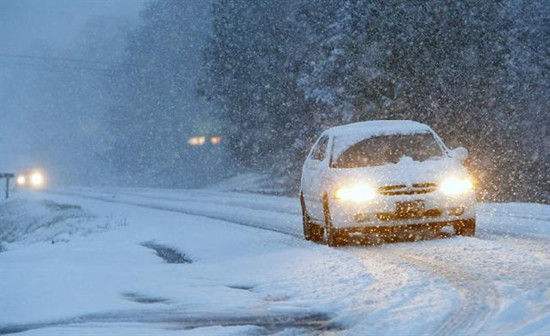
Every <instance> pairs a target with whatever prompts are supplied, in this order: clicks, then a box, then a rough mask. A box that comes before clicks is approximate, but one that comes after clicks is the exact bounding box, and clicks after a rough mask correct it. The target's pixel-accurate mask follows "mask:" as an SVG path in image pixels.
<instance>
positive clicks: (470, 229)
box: [454, 218, 476, 237]
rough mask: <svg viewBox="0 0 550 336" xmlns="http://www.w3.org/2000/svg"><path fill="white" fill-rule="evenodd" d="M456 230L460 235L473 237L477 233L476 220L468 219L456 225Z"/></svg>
mask: <svg viewBox="0 0 550 336" xmlns="http://www.w3.org/2000/svg"><path fill="white" fill-rule="evenodd" d="M454 228H455V232H456V234H457V235H459V236H466V237H473V236H475V234H476V220H475V219H473V218H472V219H466V220H462V221H460V222H458V223H457V224H455V225H454Z"/></svg>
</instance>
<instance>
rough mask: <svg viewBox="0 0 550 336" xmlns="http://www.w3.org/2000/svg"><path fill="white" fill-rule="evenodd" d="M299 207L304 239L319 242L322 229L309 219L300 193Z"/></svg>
mask: <svg viewBox="0 0 550 336" xmlns="http://www.w3.org/2000/svg"><path fill="white" fill-rule="evenodd" d="M300 205H301V206H302V223H303V227H304V238H305V239H306V240H311V241H314V242H320V241H322V240H323V228H322V227H321V225H317V224H315V223H314V222H313V220H312V219H311V216H310V215H309V214H308V212H307V208H306V202H305V199H304V194H303V193H300Z"/></svg>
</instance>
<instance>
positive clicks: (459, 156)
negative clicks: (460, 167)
mask: <svg viewBox="0 0 550 336" xmlns="http://www.w3.org/2000/svg"><path fill="white" fill-rule="evenodd" d="M451 156H452V157H453V158H455V159H456V160H458V161H460V162H464V161H466V158H467V157H468V150H467V149H466V148H464V147H457V148H455V149H453V150H451Z"/></svg>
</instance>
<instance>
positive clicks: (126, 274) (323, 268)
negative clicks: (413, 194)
mask: <svg viewBox="0 0 550 336" xmlns="http://www.w3.org/2000/svg"><path fill="white" fill-rule="evenodd" d="M25 202H31V204H32V202H34V204H39V205H40V204H46V205H49V206H50V208H51V205H52V204H54V205H56V206H57V208H58V209H61V210H66V209H75V208H78V209H82V211H83V212H84V213H86V215H82V216H80V218H79V219H78V220H77V222H78V223H80V224H74V223H72V224H71V223H70V224H71V225H70V227H71V228H73V229H72V230H71V231H70V232H66V230H65V231H64V230H63V228H62V227H58V226H59V225H55V224H52V222H55V221H53V220H50V222H49V223H50V224H49V227H48V228H46V229H45V228H43V227H40V228H38V229H36V230H35V229H32V230H29V229H28V226H27V229H25V230H24V231H25V232H24V233H25V234H22V235H21V237H19V238H17V239H12V240H13V242H11V243H9V244H7V251H4V252H3V253H0V265H2V268H4V265H7V267H6V269H8V270H9V271H8V272H3V273H2V274H1V275H0V283H2V284H6V286H3V288H2V289H1V290H0V310H2V311H3V312H6V313H5V314H2V316H1V317H0V334H2V333H9V332H15V331H20V332H23V333H24V334H28V335H38V334H60V333H65V334H74V333H75V332H76V333H78V334H85V333H86V332H87V333H89V334H94V335H95V334H109V335H111V334H117V333H120V334H155V332H156V333H158V334H167V333H168V332H171V331H174V332H175V333H176V334H181V332H182V330H184V331H185V332H186V333H189V334H198V335H203V334H216V335H217V334H239V335H240V334H250V335H257V334H260V335H262V334H277V333H281V334H285V335H286V334H293V333H295V334H351V335H354V334H396V333H398V334H441V335H445V334H479V333H481V334H534V335H535V334H544V333H546V334H548V333H550V290H549V288H550V258H549V251H550V249H549V247H550V246H549V245H550V209H549V208H550V207H548V206H544V205H537V204H482V205H481V206H480V207H479V217H478V222H479V233H478V235H477V236H476V237H475V238H464V237H451V238H447V239H432V240H425V241H420V242H413V243H398V244H389V245H384V246H376V247H361V246H351V247H345V248H340V249H332V248H328V247H326V246H320V245H315V244H311V243H309V242H305V241H303V240H302V239H301V220H300V215H299V208H298V204H297V201H296V200H295V199H291V198H285V197H274V196H265V195H257V194H244V193H228V192H219V191H213V190H210V191H209V190H201V191H182V190H179V191H178V190H151V189H102V190H99V189H83V188H79V189H65V190H59V191H50V192H48V193H41V194H28V195H21V196H20V200H19V203H25ZM71 206H72V207H73V208H71ZM20 208H21V207H20ZM22 208H23V209H25V207H22ZM57 208H56V209H57ZM16 209H17V203H16ZM50 210H51V209H50ZM61 210H60V211H61ZM19 211H21V210H19ZM13 212H17V211H13ZM31 212H32V211H31ZM88 214H89V215H88ZM1 216H2V213H1V212H0V218H2V217H1ZM4 216H7V215H6V214H5V213H4ZM17 216H23V215H21V214H20V213H19V214H17ZM17 216H15V215H13V214H12V215H11V217H6V218H11V219H10V220H11V221H15V220H13V218H19V217H17ZM52 216H53V217H52V218H58V219H59V218H65V217H66V218H67V220H69V222H70V221H71V217H70V216H69V215H62V214H55V215H52ZM55 216H57V217H55ZM63 216H65V217H63ZM37 217H40V216H37ZM33 221H34V219H33ZM58 222H59V220H58ZM61 222H62V221H61ZM113 222H115V224H113ZM33 223H34V222H33ZM89 223H95V224H93V225H95V227H96V228H100V229H98V230H92V229H90V224H89ZM116 223H119V224H120V225H117V224H116ZM33 225H34V224H33ZM83 228H85V230H83ZM259 229H260V230H259ZM56 230H57V231H56ZM12 231H13V232H17V230H15V229H12ZM52 232H55V234H52ZM82 232H85V234H82ZM14 236H17V235H14ZM0 237H1V236H0ZM46 238H47V239H46ZM44 240H48V241H50V240H51V241H52V242H55V243H54V244H50V243H48V244H45V243H43V242H41V241H44ZM151 242H153V243H151ZM144 243H145V244H144ZM155 247H157V249H156V250H155ZM151 248H153V250H155V251H156V253H157V254H158V255H164V256H165V257H166V255H168V257H172V258H176V259H177V257H178V255H179V256H180V257H182V258H183V257H184V255H185V256H186V255H189V259H190V260H192V261H193V262H192V263H190V264H186V263H183V264H174V265H172V264H166V263H165V262H162V260H160V261H159V260H158V258H156V259H155V258H152V257H151V255H150V253H147V250H148V249H149V250H150V249H151ZM36 254H39V255H40V256H41V258H39V259H40V260H38V261H36V260H34V259H33V256H34V255H36ZM113 256H115V257H114V258H113ZM87 260H93V261H92V262H90V263H87ZM136 260H138V261H137V263H136ZM164 260H166V259H164ZM182 260H185V259H182ZM52 262H53V264H55V265H56V267H54V266H49V265H51V264H52ZM132 263H134V264H132ZM113 265H117V266H120V267H121V269H122V270H124V271H122V272H121V269H118V268H117V267H115V266H113ZM153 271H154V275H152V274H151V273H152V272H153ZM22 272H25V275H23V274H22ZM144 273H145V275H143V274H144ZM59 274H63V277H60V276H59ZM37 278H39V279H41V281H40V283H41V284H43V285H42V286H37V283H36V281H35V279H37ZM106 280H108V282H107V283H105V281H106ZM79 281H80V282H79ZM44 284H46V285H44ZM128 287H129V288H128ZM45 288H47V290H45ZM90 293H93V295H90ZM96 294H98V295H96ZM28 298H32V299H28ZM51 301H54V302H60V304H59V307H58V308H57V309H48V307H49V304H50V303H49V302H51ZM2 305H5V306H4V307H2ZM144 305H146V306H147V309H146V310H144V308H142V306H144ZM144 330H145V331H144Z"/></svg>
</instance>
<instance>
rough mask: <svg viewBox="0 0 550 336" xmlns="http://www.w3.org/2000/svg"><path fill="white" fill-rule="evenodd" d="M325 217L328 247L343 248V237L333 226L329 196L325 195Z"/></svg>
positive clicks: (325, 233) (325, 234) (325, 235)
mask: <svg viewBox="0 0 550 336" xmlns="http://www.w3.org/2000/svg"><path fill="white" fill-rule="evenodd" d="M323 217H324V220H325V227H324V235H323V236H324V238H325V243H326V244H327V245H328V246H333V247H336V246H341V245H342V237H341V234H340V232H339V230H338V229H337V228H335V227H334V226H333V225H332V217H331V216H330V206H329V201H328V195H327V194H324V195H323Z"/></svg>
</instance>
